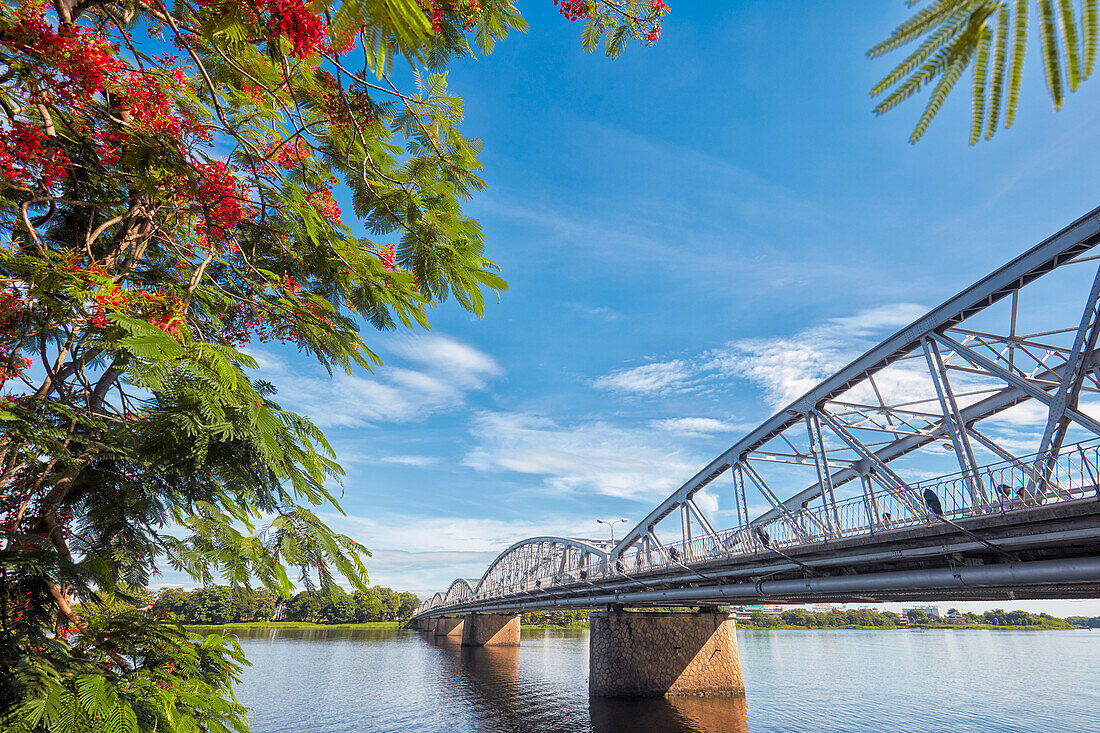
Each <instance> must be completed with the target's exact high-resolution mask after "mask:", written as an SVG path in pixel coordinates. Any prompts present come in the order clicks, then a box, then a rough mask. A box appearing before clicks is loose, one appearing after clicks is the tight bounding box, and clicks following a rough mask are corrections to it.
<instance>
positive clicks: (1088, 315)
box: [1032, 269, 1100, 491]
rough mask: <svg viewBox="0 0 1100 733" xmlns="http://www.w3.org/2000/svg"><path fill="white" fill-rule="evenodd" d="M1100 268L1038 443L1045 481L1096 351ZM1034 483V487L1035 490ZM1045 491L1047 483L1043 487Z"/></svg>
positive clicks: (1099, 328)
mask: <svg viewBox="0 0 1100 733" xmlns="http://www.w3.org/2000/svg"><path fill="white" fill-rule="evenodd" d="M1098 304H1100V269H1098V270H1097V271H1096V277H1095V278H1094V279H1093V282H1092V290H1091V291H1090V292H1089V298H1088V300H1087V301H1086V302H1085V310H1084V313H1083V314H1082V315H1081V325H1080V326H1079V327H1078V329H1077V334H1076V335H1075V336H1074V339H1073V349H1072V350H1071V351H1070V355H1069V357H1068V358H1067V359H1066V369H1065V370H1064V371H1063V372H1062V382H1061V384H1060V385H1059V386H1058V391H1057V392H1056V393H1055V394H1054V397H1053V399H1052V400H1051V403H1050V410H1049V412H1048V415H1047V426H1046V430H1044V431H1043V440H1042V442H1041V443H1040V444H1039V457H1038V458H1037V459H1036V460H1035V470H1036V472H1037V473H1038V474H1039V476H1040V481H1044V482H1045V479H1046V478H1047V476H1049V475H1050V469H1051V467H1052V466H1053V465H1054V461H1055V460H1056V459H1057V458H1058V452H1059V451H1060V450H1061V449H1062V441H1063V440H1065V437H1066V430H1068V429H1069V419H1067V415H1068V412H1069V411H1070V410H1073V411H1074V412H1076V407H1077V398H1078V395H1079V394H1080V389H1081V384H1082V382H1084V381H1085V374H1086V372H1087V371H1088V370H1087V364H1086V362H1087V360H1088V357H1089V356H1091V355H1092V352H1093V349H1095V348H1096V338H1097V336H1098V335H1100V310H1098V308H1100V305H1098ZM1034 485H1035V484H1034V483H1033V484H1032V487H1034ZM1040 485H1041V486H1043V490H1044V491H1045V483H1044V484H1040Z"/></svg>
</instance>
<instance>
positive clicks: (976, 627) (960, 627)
mask: <svg viewBox="0 0 1100 733" xmlns="http://www.w3.org/2000/svg"><path fill="white" fill-rule="evenodd" d="M737 628H738V629H742V630H745V631H847V630H851V631H924V630H931V629H936V630H940V629H948V630H950V631H1074V630H1076V629H1075V628H1074V627H1059V626H994V625H993V624H928V625H923V626H789V625H783V626H754V625H753V624H751V623H749V622H747V621H746V622H744V623H742V622H740V621H738V622H737Z"/></svg>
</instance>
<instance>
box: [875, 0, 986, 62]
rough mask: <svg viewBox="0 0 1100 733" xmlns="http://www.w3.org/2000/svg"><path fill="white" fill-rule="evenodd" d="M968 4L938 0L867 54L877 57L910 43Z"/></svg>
mask: <svg viewBox="0 0 1100 733" xmlns="http://www.w3.org/2000/svg"><path fill="white" fill-rule="evenodd" d="M967 5H969V2H967V0H937V1H936V2H934V3H932V4H931V5H929V6H928V7H927V8H924V9H923V10H920V11H918V12H917V13H916V14H915V15H913V16H911V17H910V18H909V19H908V20H906V21H905V22H904V23H902V24H901V25H899V26H898V27H897V28H895V29H894V32H893V33H891V34H890V37H889V38H887V39H886V40H885V41H883V42H882V43H879V44H877V45H876V46H874V47H872V48H871V50H870V51H868V52H867V56H868V57H870V58H875V57H877V56H881V55H882V54H884V53H888V52H890V51H893V50H894V49H896V48H899V47H901V46H904V45H905V44H907V43H910V42H911V41H913V40H914V39H916V38H918V37H920V35H921V34H923V33H927V32H928V29H929V28H933V27H935V26H937V25H939V24H941V23H943V22H944V21H945V20H947V19H948V18H950V17H951V16H953V15H954V14H955V13H957V12H960V11H965V10H966V7H967Z"/></svg>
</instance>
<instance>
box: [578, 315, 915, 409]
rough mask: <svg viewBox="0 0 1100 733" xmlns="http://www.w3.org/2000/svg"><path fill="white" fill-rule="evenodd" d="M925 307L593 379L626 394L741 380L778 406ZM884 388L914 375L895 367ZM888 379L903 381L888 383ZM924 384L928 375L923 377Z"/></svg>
mask: <svg viewBox="0 0 1100 733" xmlns="http://www.w3.org/2000/svg"><path fill="white" fill-rule="evenodd" d="M925 311H926V309H925V307H924V306H921V305H916V304H914V303H894V304H890V305H885V306H882V307H879V308H872V309H868V310H863V311H859V312H858V313H855V314H854V315H851V316H844V317H839V318H832V319H829V320H827V321H825V322H824V323H822V324H819V325H816V326H813V327H811V328H808V329H805V330H803V331H801V332H799V333H796V334H794V335H788V336H774V337H761V338H746V339H736V340H734V341H730V342H728V343H727V344H725V345H723V346H721V347H718V348H715V349H712V350H710V351H708V352H706V353H703V354H701V355H699V356H697V357H694V358H678V359H672V360H667V361H657V362H652V363H649V364H643V365H641V366H637V367H630V368H625V369H618V370H615V371H612V372H610V373H609V374H606V375H604V376H601V377H598V378H597V379H595V380H593V381H592V385H593V386H594V387H598V388H600V389H606V390H610V391H614V392H618V393H621V394H625V395H636V396H638V395H640V396H660V395H665V394H670V393H677V392H679V393H685V392H692V391H697V390H699V389H702V388H703V387H704V386H706V385H713V384H715V383H721V382H726V383H728V382H729V381H730V380H745V381H748V382H751V383H752V384H754V385H756V386H757V387H759V388H760V390H761V391H762V393H763V397H764V400H765V402H766V403H767V404H768V406H769V407H771V408H776V407H781V406H783V405H786V404H789V403H790V402H792V401H793V400H795V399H797V398H798V397H800V396H802V395H803V394H805V393H806V392H808V391H809V390H811V389H813V387H815V386H816V385H817V384H818V383H819V382H820V381H821V380H823V379H824V378H826V377H827V376H829V375H830V374H832V373H833V372H835V371H837V370H838V369H840V368H841V367H843V366H844V365H845V364H847V363H848V362H849V361H851V360H852V359H853V358H854V357H856V356H858V355H859V354H860V353H862V352H863V351H865V350H866V349H867V348H869V347H870V346H871V345H873V343H874V341H875V340H877V339H878V338H881V337H883V336H885V335H887V334H889V333H890V332H891V331H894V330H896V329H898V328H901V327H902V326H905V325H908V324H909V323H911V322H912V321H914V320H916V319H917V318H919V317H920V316H921V315H923V314H924V313H925ZM895 371H896V372H897V376H896V377H895V376H886V377H884V379H885V380H886V383H887V386H888V387H889V386H895V387H896V389H895V391H896V392H897V393H899V394H904V393H905V390H907V389H911V388H912V387H913V386H914V384H915V383H916V377H917V375H916V373H915V372H914V373H912V374H906V373H905V370H904V368H903V369H901V370H895ZM891 379H899V380H901V381H900V382H899V383H898V384H897V385H891V384H890V380H891ZM924 381H925V382H927V379H926V378H925V379H924Z"/></svg>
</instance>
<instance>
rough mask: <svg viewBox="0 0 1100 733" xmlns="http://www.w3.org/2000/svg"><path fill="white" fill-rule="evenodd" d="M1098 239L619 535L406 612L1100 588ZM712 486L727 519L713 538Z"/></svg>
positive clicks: (517, 564)
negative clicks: (702, 497)
mask: <svg viewBox="0 0 1100 733" xmlns="http://www.w3.org/2000/svg"><path fill="white" fill-rule="evenodd" d="M1098 242H1100V209H1096V210H1094V211H1092V212H1091V213H1089V214H1088V215H1086V216H1084V217H1082V218H1081V219H1079V220H1078V221H1075V222H1074V223H1073V224H1071V225H1069V226H1068V227H1066V228H1065V229H1063V230H1062V231H1060V232H1058V233H1057V234H1055V235H1054V236H1052V237H1050V238H1049V239H1047V240H1045V241H1043V242H1041V243H1040V244H1038V245H1036V246H1035V247H1033V248H1032V249H1030V250H1028V251H1027V252H1025V253H1024V254H1022V255H1020V256H1019V257H1017V258H1015V259H1014V260H1012V261H1011V262H1009V263H1008V264H1006V265H1005V266H1003V267H1001V268H1000V269H998V270H997V271H995V272H993V273H992V274H990V275H988V276H986V277H984V278H982V279H981V280H980V281H978V282H977V283H975V284H974V285H972V286H970V287H968V288H967V289H965V290H963V291H962V292H961V293H959V294H958V295H956V296H955V297H953V298H951V299H950V300H948V301H947V302H945V303H943V304H942V305H940V306H939V307H937V308H935V309H933V310H932V311H930V312H929V313H927V314H926V315H924V316H922V317H920V318H919V319H917V320H916V321H914V322H913V323H912V324H910V325H909V326H907V327H905V328H903V329H901V330H900V331H898V332H897V333H895V334H894V335H892V336H890V337H889V338H887V339H886V340H885V341H883V342H882V343H880V344H878V345H877V346H875V347H874V348H872V349H870V350H869V351H867V352H866V353H865V354H863V355H862V356H860V357H859V358H857V359H855V360H854V361H852V362H851V363H850V364H848V365H847V366H845V367H844V368H843V369H840V370H839V371H838V372H836V373H835V374H833V375H832V376H830V377H829V378H827V379H825V380H824V381H823V382H821V383H820V384H818V385H817V386H816V387H814V388H813V389H812V390H810V391H809V392H807V393H806V394H805V395H803V396H802V397H801V398H800V399H798V400H795V401H794V402H793V403H792V404H790V405H788V406H787V407H786V408H785V409H783V410H780V411H779V412H777V413H776V414H775V415H773V416H772V417H771V418H769V419H768V420H766V421H765V422H764V423H762V424H761V425H760V426H759V427H757V428H756V429H755V430H753V431H752V432H750V433H749V434H748V435H746V436H745V437H744V438H742V439H741V440H739V441H738V442H737V443H735V444H734V445H732V446H731V447H730V448H729V449H728V450H726V451H724V452H723V453H722V454H721V455H719V456H718V457H717V458H715V459H714V460H713V461H711V462H710V464H708V465H707V466H706V467H705V468H703V469H702V470H701V471H699V473H697V474H696V475H695V476H693V477H692V478H691V479H690V480H688V481H687V482H686V483H685V484H683V485H682V486H681V487H680V488H679V489H677V490H676V491H675V492H674V493H673V494H672V495H671V496H669V497H668V498H667V499H665V500H664V501H662V502H661V503H660V504H659V505H658V506H657V507H656V508H654V509H653V511H651V512H650V513H649V515H648V516H646V517H645V518H644V519H642V520H641V521H640V522H638V524H637V525H636V526H635V527H634V528H633V529H631V530H630V531H629V532H628V533H627V534H626V536H625V537H623V538H622V540H620V541H619V542H617V543H615V544H614V545H612V544H611V543H609V542H603V541H600V540H592V539H574V538H566V537H533V538H530V539H526V540H523V541H522V542H517V543H516V544H514V545H512V546H511V547H509V548H507V549H506V550H504V551H503V552H501V553H500V555H499V556H498V557H497V558H496V560H494V561H493V563H492V564H491V565H490V566H489V568H488V569H487V570H486V571H485V573H484V574H483V575H482V576H481V577H480V578H476V579H458V580H456V581H454V583H452V584H451V586H450V588H448V589H447V590H446V591H442V592H439V593H436V594H435V596H433V597H432V598H431V599H430V600H428V601H425V602H424V603H422V604H421V606H420V607H419V609H418V610H417V613H416V616H417V617H430V616H440V615H451V614H461V613H468V612H519V611H527V610H543V609H547V610H548V609H562V608H591V607H598V606H604V605H620V604H621V605H625V606H637V607H644V606H673V605H689V606H690V605H712V604H720V603H746V602H749V603H755V602H761V601H767V602H787V603H802V602H808V601H814V602H818V601H838V602H851V601H884V600H905V599H916V598H920V599H936V598H942V599H952V600H968V599H969V600H1004V599H1011V598H1021V599H1022V598H1082V597H1100V421H1098V420H1097V419H1096V418H1094V417H1092V416H1091V415H1090V414H1089V413H1088V408H1089V406H1090V402H1091V403H1092V405H1093V406H1096V407H1098V408H1100V396H1098V395H1097V393H1098V392H1100V375H1098V373H1097V372H1098V371H1100V350H1098V349H1097V338H1098V337H1100V270H1098V269H1096V268H1097V264H1098V262H1097V260H1100V254H1096V253H1093V252H1092V250H1093V247H1094V246H1095V245H1096V244H1097V243H1098ZM1067 313H1069V314H1070V315H1069V317H1068V318H1067V317H1066V314H1067ZM1097 412H1100V410H1097ZM930 477H934V478H930ZM719 479H722V481H719ZM703 491H708V492H709V493H710V494H711V495H712V496H713V495H718V496H720V497H728V498H731V499H732V501H731V502H729V503H732V504H733V506H734V507H735V508H736V521H737V523H736V525H734V526H732V527H730V528H728V529H716V527H715V522H714V521H712V519H711V518H709V517H708V516H707V513H706V512H704V511H703V509H702V508H701V507H700V504H704V503H705V502H701V501H698V502H697V501H696V497H698V496H699V494H700V492H703ZM792 492H793V493H792ZM750 497H752V498H751V505H752V506H756V507H759V506H767V507H768V508H767V510H766V511H763V512H762V513H759V514H758V515H757V516H755V517H753V516H751V515H750V513H749V507H750ZM784 497H785V498H784ZM725 501H726V499H725V498H723V502H725ZM726 505H727V506H728V504H726ZM727 515H728V516H729V517H730V519H729V520H728V521H732V518H733V516H734V513H733V512H727Z"/></svg>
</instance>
